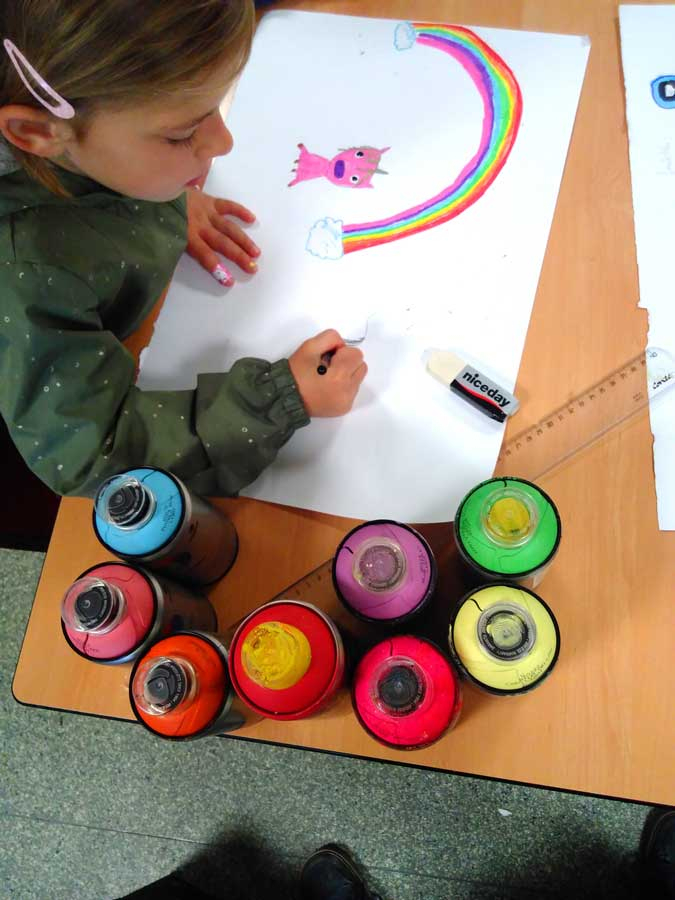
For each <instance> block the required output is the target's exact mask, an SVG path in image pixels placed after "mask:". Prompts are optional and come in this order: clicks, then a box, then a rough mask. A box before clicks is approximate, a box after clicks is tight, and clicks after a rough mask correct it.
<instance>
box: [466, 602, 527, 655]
mask: <svg viewBox="0 0 675 900" xmlns="http://www.w3.org/2000/svg"><path fill="white" fill-rule="evenodd" d="M476 632H477V636H478V641H479V644H480V646H481V648H482V649H483V651H484V652H486V653H487V654H488V655H489V656H491V657H492V658H493V659H498V660H509V661H513V660H517V659H522V657H524V656H527V654H528V653H529V652H530V650H531V649H532V647H533V646H534V643H535V641H536V639H537V626H536V624H535V621H534V619H533V617H532V615H531V614H530V612H529V611H528V610H527V609H525V607H521V606H516V604H514V603H509V602H508V601H502V602H500V603H495V604H494V605H493V606H490V607H489V608H488V609H486V610H484V611H483V613H482V614H481V616H480V618H479V619H478V622H477V623H476Z"/></svg>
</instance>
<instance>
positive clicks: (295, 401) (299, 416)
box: [269, 359, 310, 428]
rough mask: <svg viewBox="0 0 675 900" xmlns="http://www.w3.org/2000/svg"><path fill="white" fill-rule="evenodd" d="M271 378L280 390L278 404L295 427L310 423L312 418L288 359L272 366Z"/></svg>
mask: <svg viewBox="0 0 675 900" xmlns="http://www.w3.org/2000/svg"><path fill="white" fill-rule="evenodd" d="M269 374H270V379H271V380H272V382H273V384H274V386H275V388H276V389H277V391H278V394H279V397H278V400H277V404H278V405H279V407H280V408H281V409H282V410H283V411H284V413H285V414H286V416H287V417H288V423H289V425H291V427H293V428H302V427H303V426H304V425H309V422H310V418H309V416H308V415H307V410H306V409H305V406H304V404H303V402H302V397H301V396H300V391H299V390H298V385H297V384H296V381H295V378H293V375H292V373H291V368H290V366H289V364H288V360H287V359H279V360H277V362H275V363H272V365H271V366H270V372H269Z"/></svg>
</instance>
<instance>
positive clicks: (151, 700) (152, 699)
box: [132, 656, 197, 716]
mask: <svg viewBox="0 0 675 900" xmlns="http://www.w3.org/2000/svg"><path fill="white" fill-rule="evenodd" d="M196 690H197V676H196V673H195V670H194V669H193V667H192V666H191V665H190V663H189V662H187V660H184V659H180V658H178V657H169V656H155V657H152V658H150V659H146V660H145V661H144V662H143V663H141V665H140V666H139V667H138V669H137V671H136V675H135V676H134V682H133V685H132V694H133V697H134V701H135V703H136V705H137V706H138V708H139V709H141V710H142V711H143V712H144V713H147V714H148V715H150V716H163V715H166V714H167V713H170V712H172V711H173V710H174V709H176V708H177V707H178V706H182V707H184V708H187V707H188V706H189V705H190V703H191V702H192V699H193V697H194V695H195V693H196Z"/></svg>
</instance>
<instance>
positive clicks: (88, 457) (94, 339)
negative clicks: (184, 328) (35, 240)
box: [0, 264, 309, 496]
mask: <svg viewBox="0 0 675 900" xmlns="http://www.w3.org/2000/svg"><path fill="white" fill-rule="evenodd" d="M2 269H4V271H0V294H1V296H2V313H1V314H0V373H1V383H0V412H1V413H2V416H3V418H4V419H5V422H6V423H7V426H8V428H9V431H10V433H11V436H12V438H13V440H14V442H15V443H16V446H17V447H18V449H19V451H20V453H21V454H22V456H23V458H24V459H25V461H26V462H27V464H28V465H29V466H30V468H31V469H32V470H33V471H34V472H35V473H36V474H37V475H38V476H39V477H40V478H41V479H42V480H43V481H44V482H46V484H48V485H49V486H50V487H51V488H52V489H53V490H54V491H56V492H58V493H60V494H67V495H79V496H91V495H92V494H93V493H94V492H95V491H96V488H97V487H98V485H99V484H100V483H101V481H103V480H104V479H105V478H107V477H108V476H110V475H113V474H116V473H117V472H119V471H120V470H122V469H125V468H128V467H132V466H139V465H151V466H160V467H162V468H165V469H169V470H171V471H172V472H174V473H175V474H176V475H178V477H179V478H181V479H183V480H184V481H185V483H186V484H188V485H189V486H190V487H192V488H193V489H194V490H195V491H196V492H198V493H201V494H209V495H212V496H213V495H224V496H232V495H235V494H236V493H237V492H238V491H239V490H240V489H241V488H242V487H244V486H245V485H247V484H249V483H250V482H251V481H253V480H254V479H255V478H256V477H257V476H258V475H259V474H260V472H261V471H262V470H263V469H264V468H265V467H266V466H268V465H269V464H270V463H271V462H272V461H273V460H274V458H275V456H276V454H277V452H278V451H279V449H280V447H282V446H283V444H285V443H286V441H288V439H289V438H290V437H291V435H292V434H293V432H294V430H295V429H296V428H299V427H301V426H302V425H306V424H307V423H308V422H309V419H308V417H307V414H306V412H305V408H304V406H303V404H302V400H301V398H300V395H299V393H298V390H297V386H296V384H295V380H294V379H293V376H292V375H291V372H290V369H289V366H288V362H287V360H283V359H282V360H279V361H278V362H275V363H268V362H265V361H264V360H261V359H241V360H239V361H238V362H236V363H235V364H234V366H233V367H232V369H231V370H230V371H229V372H226V373H223V374H216V375H211V374H210V375H200V376H199V378H198V382H197V388H196V390H193V391H140V390H139V389H138V388H136V387H135V385H134V379H135V368H136V367H135V361H134V359H133V357H132V356H131V354H130V353H129V352H128V351H127V350H126V348H125V347H124V346H123V345H122V344H121V343H120V342H119V341H118V340H117V338H116V337H115V336H114V335H113V334H112V333H111V332H110V331H106V330H104V328H103V325H102V323H101V320H100V316H99V313H98V298H97V296H96V294H95V293H94V292H93V291H92V290H91V289H90V288H89V287H88V285H87V284H85V283H84V282H83V281H82V280H81V279H80V278H78V277H76V276H74V275H73V274H72V273H70V272H67V271H64V270H63V269H58V268H54V267H49V266H43V265H31V264H9V265H5V266H2Z"/></svg>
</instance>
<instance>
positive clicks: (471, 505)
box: [455, 478, 561, 589]
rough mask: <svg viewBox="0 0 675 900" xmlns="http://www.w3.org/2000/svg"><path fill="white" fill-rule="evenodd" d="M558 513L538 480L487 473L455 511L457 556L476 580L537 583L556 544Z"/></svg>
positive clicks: (526, 584) (558, 542)
mask: <svg viewBox="0 0 675 900" xmlns="http://www.w3.org/2000/svg"><path fill="white" fill-rule="evenodd" d="M560 537H561V525H560V516H559V515H558V510H557V509H556V506H555V504H554V503H553V501H552V500H551V498H550V497H549V496H548V494H545V493H544V491H542V489H541V488H539V487H537V485H535V484H532V482H530V481H525V480H524V479H522V478H491V479H490V480H489V481H483V482H481V484H479V485H477V486H476V487H475V488H473V489H472V490H471V491H469V493H468V494H467V495H466V497H465V498H464V499H463V500H462V502H461V503H460V504H459V508H458V510H457V513H456V515H455V542H456V544H457V548H458V550H459V553H460V556H461V558H462V559H463V560H464V562H465V563H467V565H468V566H469V567H470V568H471V570H472V571H473V572H474V573H478V574H479V575H480V576H481V581H482V582H485V581H493V580H494V581H504V580H507V581H516V582H518V584H522V585H523V586H524V587H528V588H531V589H534V588H536V586H537V585H538V584H539V582H540V581H541V579H542V578H543V577H544V573H545V572H546V570H547V568H548V566H549V565H550V563H551V561H552V560H553V557H554V556H555V554H556V553H557V551H558V545H559V544H560Z"/></svg>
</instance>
